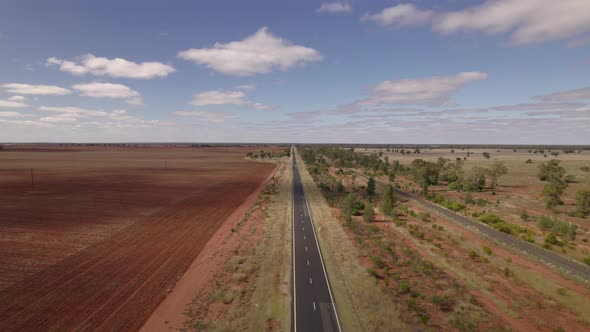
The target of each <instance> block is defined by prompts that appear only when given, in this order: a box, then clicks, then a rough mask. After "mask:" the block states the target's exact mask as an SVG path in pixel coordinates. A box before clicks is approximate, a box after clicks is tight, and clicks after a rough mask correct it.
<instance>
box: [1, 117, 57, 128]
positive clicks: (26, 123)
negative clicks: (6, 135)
mask: <svg viewBox="0 0 590 332" xmlns="http://www.w3.org/2000/svg"><path fill="white" fill-rule="evenodd" d="M2 124H5V125H8V126H10V127H35V128H51V127H54V125H52V124H50V123H44V122H41V121H32V120H4V119H0V125H2Z"/></svg>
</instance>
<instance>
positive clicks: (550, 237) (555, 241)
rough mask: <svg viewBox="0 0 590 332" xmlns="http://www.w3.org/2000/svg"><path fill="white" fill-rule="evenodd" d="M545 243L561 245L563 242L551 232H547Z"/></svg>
mask: <svg viewBox="0 0 590 332" xmlns="http://www.w3.org/2000/svg"><path fill="white" fill-rule="evenodd" d="M545 244H547V245H558V246H561V245H563V243H562V242H560V241H559V240H558V239H557V236H556V235H555V233H553V232H551V233H549V234H547V236H546V237H545Z"/></svg>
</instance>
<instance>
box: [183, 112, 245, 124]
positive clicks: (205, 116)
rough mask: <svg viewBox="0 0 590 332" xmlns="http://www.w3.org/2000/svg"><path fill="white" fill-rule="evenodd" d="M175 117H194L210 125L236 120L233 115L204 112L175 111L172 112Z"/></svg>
mask: <svg viewBox="0 0 590 332" xmlns="http://www.w3.org/2000/svg"><path fill="white" fill-rule="evenodd" d="M174 114H176V115H181V116H194V117H197V118H199V120H201V121H203V122H212V123H223V122H225V121H227V120H230V119H234V118H236V116H235V115H231V114H228V113H223V112H205V111H177V112H174Z"/></svg>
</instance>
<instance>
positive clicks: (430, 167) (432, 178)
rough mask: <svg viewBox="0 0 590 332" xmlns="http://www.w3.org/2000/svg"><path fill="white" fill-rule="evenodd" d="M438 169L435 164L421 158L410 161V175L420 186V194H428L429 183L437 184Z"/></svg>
mask: <svg viewBox="0 0 590 332" xmlns="http://www.w3.org/2000/svg"><path fill="white" fill-rule="evenodd" d="M439 174H440V171H439V167H438V165H437V164H435V163H433V162H431V161H424V160H422V159H414V161H412V175H413V176H414V181H415V182H416V183H418V184H419V185H420V188H422V194H423V195H426V194H428V187H429V186H430V185H434V184H438V177H439Z"/></svg>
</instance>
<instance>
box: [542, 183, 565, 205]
mask: <svg viewBox="0 0 590 332" xmlns="http://www.w3.org/2000/svg"><path fill="white" fill-rule="evenodd" d="M566 187H567V183H566V182H565V181H564V182H559V181H551V182H547V184H545V187H543V190H542V191H541V195H543V196H544V197H545V198H544V202H545V207H546V208H547V209H554V208H556V207H557V206H558V205H561V204H563V201H562V200H561V195H563V191H564V190H565V188H566Z"/></svg>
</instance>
